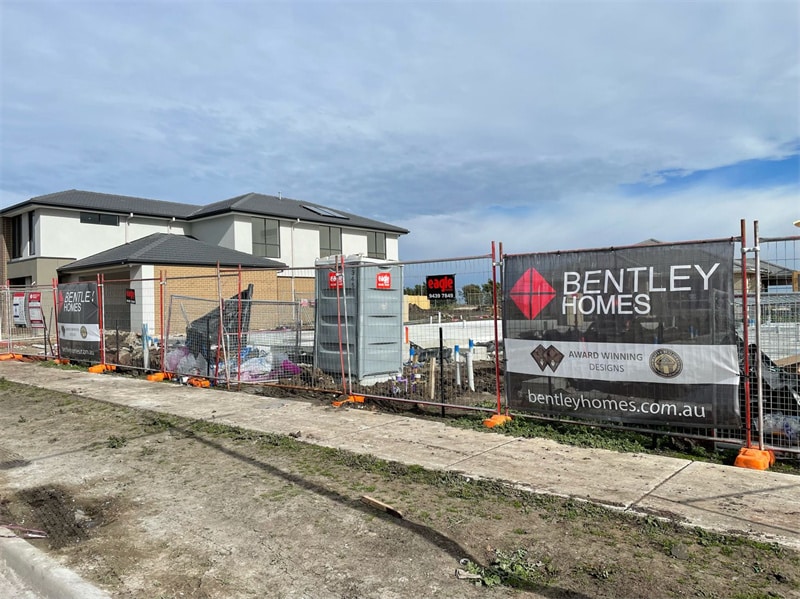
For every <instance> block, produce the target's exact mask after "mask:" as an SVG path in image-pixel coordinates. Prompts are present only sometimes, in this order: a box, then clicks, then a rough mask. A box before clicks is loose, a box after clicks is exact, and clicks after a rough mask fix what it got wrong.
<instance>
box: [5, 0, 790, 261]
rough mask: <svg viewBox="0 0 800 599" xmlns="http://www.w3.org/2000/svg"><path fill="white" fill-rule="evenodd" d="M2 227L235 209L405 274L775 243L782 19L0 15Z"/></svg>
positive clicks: (334, 8) (781, 212) (401, 10)
mask: <svg viewBox="0 0 800 599" xmlns="http://www.w3.org/2000/svg"><path fill="white" fill-rule="evenodd" d="M0 102H1V105H0V206H3V207H5V206H9V205H12V204H15V203H17V202H20V201H24V200H26V199H28V198H31V197H34V196H37V195H42V194H46V193H52V192H56V191H61V190H66V189H84V190H90V191H98V192H107V193H117V194H122V195H131V196H138V197H148V198H153V199H162V200H169V201H177V202H186V203H192V204H206V203H210V202H214V201H219V200H222V199H226V198H230V197H234V196H237V195H241V194H243V193H247V192H251V191H253V192H258V193H264V194H270V195H278V194H279V193H280V194H281V195H282V196H284V197H289V198H293V199H298V200H306V201H311V202H316V203H319V204H323V205H325V206H328V207H330V208H338V209H340V210H346V211H349V212H352V213H356V214H359V215H361V216H365V217H369V218H374V219H377V220H380V221H383V222H387V223H391V224H393V225H397V226H401V227H404V228H406V229H409V230H410V234H409V235H406V236H404V237H402V238H401V242H400V257H401V259H403V260H419V259H439V258H455V257H461V256H475V255H482V254H486V253H488V252H489V248H490V244H491V241H498V242H502V243H503V248H504V250H505V251H506V252H508V253H527V252H539V251H551V250H570V249H583V248H595V247H607V246H622V245H628V244H633V243H637V242H639V241H642V240H645V239H659V240H661V241H685V240H693V239H711V238H727V237H732V236H736V235H738V234H739V232H740V220H741V219H747V222H748V227H751V226H752V225H751V224H750V223H752V221H754V220H758V221H759V228H760V232H761V235H762V236H774V237H778V236H787V235H798V234H800V229H797V228H796V227H794V226H793V225H792V223H793V221H795V220H798V219H800V0H791V1H783V0H758V1H749V0H739V1H737V0H731V1H727V2H726V1H721V0H714V1H703V0H699V1H697V2H687V1H674V0H652V1H651V0H640V1H632V0H615V1H588V0H582V1H571V0H560V1H557V0H550V1H537V0H529V1H524V0H517V1H514V2H511V1H504V0H496V1H491V2H489V1H486V2H480V1H459V2H448V1H438V2H433V1H417V2H410V1H389V0H383V1H358V2H351V1H347V0H344V1H338V0H337V1H324V0H318V1H314V2H311V1H303V0H295V1H286V2H271V1H255V0H253V1H237V0H225V1H206V2H203V1H200V0H192V1H176V0H149V1H143V2H138V1H136V0H95V1H90V2H78V1H70V0H58V1H54V2H51V1H40V0H23V1H16V0H0Z"/></svg>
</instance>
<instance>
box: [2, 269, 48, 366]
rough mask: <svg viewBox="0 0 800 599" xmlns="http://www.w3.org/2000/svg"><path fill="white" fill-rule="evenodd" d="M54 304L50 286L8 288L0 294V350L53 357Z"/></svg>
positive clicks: (7, 286) (3, 289)
mask: <svg viewBox="0 0 800 599" xmlns="http://www.w3.org/2000/svg"><path fill="white" fill-rule="evenodd" d="M54 323H55V301H54V296H53V286H52V285H47V286H45V285H38V286H29V287H12V286H9V285H6V286H4V287H3V288H2V290H0V346H2V347H3V348H4V349H6V350H8V351H9V352H13V351H14V349H15V348H22V347H25V348H29V349H28V350H26V353H29V352H32V353H41V354H46V355H49V356H53V355H54V351H55V350H54V348H53V346H52V343H53V339H54V335H52V334H51V329H52V327H53V326H54Z"/></svg>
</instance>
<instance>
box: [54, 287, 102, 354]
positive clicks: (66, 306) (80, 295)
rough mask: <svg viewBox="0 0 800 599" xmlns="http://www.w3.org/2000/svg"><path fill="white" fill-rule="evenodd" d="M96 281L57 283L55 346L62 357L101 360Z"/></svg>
mask: <svg viewBox="0 0 800 599" xmlns="http://www.w3.org/2000/svg"><path fill="white" fill-rule="evenodd" d="M98 306H99V304H98V295H97V283H66V284H62V285H59V286H58V346H59V354H60V355H61V357H63V358H70V359H72V360H83V361H87V362H88V361H94V362H99V361H100V320H99V317H100V311H99V308H98Z"/></svg>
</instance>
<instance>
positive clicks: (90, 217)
mask: <svg viewBox="0 0 800 599" xmlns="http://www.w3.org/2000/svg"><path fill="white" fill-rule="evenodd" d="M81 222H82V223H84V224H88V225H110V226H112V227H116V226H118V225H119V216H117V215H116V214H101V213H99V212H81Z"/></svg>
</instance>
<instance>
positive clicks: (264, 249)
mask: <svg viewBox="0 0 800 599" xmlns="http://www.w3.org/2000/svg"><path fill="white" fill-rule="evenodd" d="M267 223H271V224H273V225H274V228H273V230H274V238H272V239H270V238H269V237H268V233H271V232H272V231H270V230H269V229H267ZM258 225H261V229H260V231H259V233H261V232H263V241H259V240H257V238H258V237H259V236H260V235H257V234H256V228H257V226H258ZM251 235H252V243H253V250H252V252H251V253H252V254H253V255H254V256H258V257H259V258H280V257H281V221H279V220H278V219H277V218H262V217H255V216H254V217H253V218H252V219H251Z"/></svg>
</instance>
